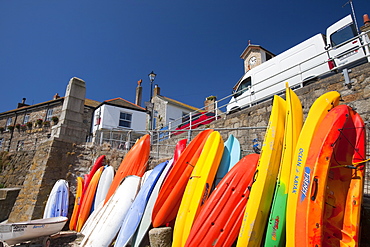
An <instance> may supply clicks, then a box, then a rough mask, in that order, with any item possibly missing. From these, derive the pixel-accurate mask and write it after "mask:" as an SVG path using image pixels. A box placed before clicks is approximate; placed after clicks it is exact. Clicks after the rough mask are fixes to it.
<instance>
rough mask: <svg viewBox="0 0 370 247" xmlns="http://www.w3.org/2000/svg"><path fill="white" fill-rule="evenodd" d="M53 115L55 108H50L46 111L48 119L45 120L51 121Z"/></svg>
mask: <svg viewBox="0 0 370 247" xmlns="http://www.w3.org/2000/svg"><path fill="white" fill-rule="evenodd" d="M52 117H53V108H49V109H48V110H47V111H46V119H45V121H51V118H52Z"/></svg>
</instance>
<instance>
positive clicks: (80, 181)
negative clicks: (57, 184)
mask: <svg viewBox="0 0 370 247" xmlns="http://www.w3.org/2000/svg"><path fill="white" fill-rule="evenodd" d="M83 186H84V179H83V178H82V177H77V190H76V199H75V205H74V207H73V213H72V216H71V220H70V221H69V230H71V231H74V230H76V224H77V219H78V215H79V213H80V205H81V196H82V190H83Z"/></svg>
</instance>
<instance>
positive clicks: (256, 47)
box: [240, 44, 275, 59]
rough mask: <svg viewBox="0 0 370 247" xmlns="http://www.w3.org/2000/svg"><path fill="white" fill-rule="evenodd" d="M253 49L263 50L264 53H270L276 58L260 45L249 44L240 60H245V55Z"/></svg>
mask: <svg viewBox="0 0 370 247" xmlns="http://www.w3.org/2000/svg"><path fill="white" fill-rule="evenodd" d="M251 49H261V50H263V51H265V52H266V53H269V54H271V55H272V56H275V54H274V53H272V52H271V51H269V50H267V49H265V48H263V47H262V46H260V45H253V44H248V46H247V47H246V48H245V49H244V51H243V52H242V54H241V55H240V58H241V59H244V58H245V55H246V54H247V53H248V52H249V50H251Z"/></svg>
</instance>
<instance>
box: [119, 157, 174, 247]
mask: <svg viewBox="0 0 370 247" xmlns="http://www.w3.org/2000/svg"><path fill="white" fill-rule="evenodd" d="M166 164H167V162H163V163H161V164H159V165H157V166H156V167H155V168H154V169H153V171H152V172H151V173H150V175H149V176H148V178H147V179H146V180H145V182H144V184H143V186H142V187H141V189H140V191H139V193H138V194H137V196H136V198H135V200H134V202H133V203H132V205H131V207H130V209H129V211H128V212H127V214H126V217H125V219H124V220H123V223H122V226H121V229H120V231H119V234H118V237H117V239H116V243H115V244H114V246H126V245H127V244H128V243H129V241H130V240H131V238H132V236H133V235H134V234H135V232H136V229H137V227H138V226H139V224H140V221H141V218H142V217H143V213H144V210H145V207H146V204H147V202H148V200H149V198H150V195H151V193H152V191H153V189H154V187H155V185H156V183H157V181H158V179H159V177H160V176H161V174H162V172H163V169H164V168H165V167H166Z"/></svg>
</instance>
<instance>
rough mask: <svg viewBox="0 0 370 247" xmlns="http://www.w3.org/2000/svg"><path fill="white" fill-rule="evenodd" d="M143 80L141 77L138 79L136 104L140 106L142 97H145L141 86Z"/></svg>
mask: <svg viewBox="0 0 370 247" xmlns="http://www.w3.org/2000/svg"><path fill="white" fill-rule="evenodd" d="M142 82H143V80H141V79H140V80H139V81H137V87H136V97H135V104H136V105H138V106H141V98H142V97H143V88H142V86H141V83H142Z"/></svg>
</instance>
